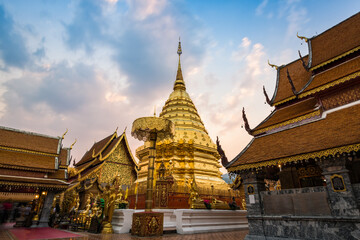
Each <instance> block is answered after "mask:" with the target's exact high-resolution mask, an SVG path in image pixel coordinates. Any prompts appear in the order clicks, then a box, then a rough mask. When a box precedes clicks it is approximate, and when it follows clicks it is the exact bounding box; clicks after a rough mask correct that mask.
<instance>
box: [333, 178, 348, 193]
mask: <svg viewBox="0 0 360 240" xmlns="http://www.w3.org/2000/svg"><path fill="white" fill-rule="evenodd" d="M334 178H340V179H341V182H342V185H343V186H344V189H335V187H334V184H333V179H334ZM330 182H331V187H332V189H333V191H334V192H346V185H345V182H344V178H343V176H341V175H339V174H333V175H332V176H331V177H330Z"/></svg>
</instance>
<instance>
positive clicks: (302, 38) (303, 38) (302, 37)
mask: <svg viewBox="0 0 360 240" xmlns="http://www.w3.org/2000/svg"><path fill="white" fill-rule="evenodd" d="M296 36H297V37H298V38H300V39H301V40H305V42H308V40H309V39H308V38H307V37H304V36H299V33H298V32H297V33H296Z"/></svg>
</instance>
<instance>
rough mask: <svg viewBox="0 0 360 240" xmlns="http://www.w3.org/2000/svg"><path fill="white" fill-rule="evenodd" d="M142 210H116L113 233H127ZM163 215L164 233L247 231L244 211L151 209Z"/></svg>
mask: <svg viewBox="0 0 360 240" xmlns="http://www.w3.org/2000/svg"><path fill="white" fill-rule="evenodd" d="M143 211H144V210H134V209H116V210H115V211H114V215H113V220H112V226H113V230H114V233H129V232H130V230H131V225H132V219H133V217H132V216H133V213H137V212H143ZM153 211H154V212H161V213H164V226H163V229H164V232H175V231H176V232H177V233H178V234H194V233H207V232H221V231H235V230H245V229H248V221H247V219H246V211H245V210H205V209H204V210H203V209H153Z"/></svg>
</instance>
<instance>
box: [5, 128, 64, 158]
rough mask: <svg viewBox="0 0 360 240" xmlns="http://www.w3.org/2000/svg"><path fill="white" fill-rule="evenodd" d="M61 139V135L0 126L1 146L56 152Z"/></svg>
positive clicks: (58, 149)
mask: <svg viewBox="0 0 360 240" xmlns="http://www.w3.org/2000/svg"><path fill="white" fill-rule="evenodd" d="M61 140H62V138H61V137H51V136H46V135H42V134H37V133H33V132H25V131H21V130H17V129H12V128H7V127H1V126H0V146H1V147H8V148H15V149H23V150H29V151H34V152H41V153H50V154H58V153H59V151H60V144H61Z"/></svg>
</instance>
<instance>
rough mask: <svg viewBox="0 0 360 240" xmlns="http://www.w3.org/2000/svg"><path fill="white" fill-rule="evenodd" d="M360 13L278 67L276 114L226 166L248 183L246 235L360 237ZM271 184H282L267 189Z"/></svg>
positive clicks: (314, 39) (253, 131)
mask: <svg viewBox="0 0 360 240" xmlns="http://www.w3.org/2000/svg"><path fill="white" fill-rule="evenodd" d="M359 26H360V13H358V14H356V15H354V16H352V17H350V18H348V19H346V20H345V21H343V22H341V23H339V24H338V25H336V26H334V27H332V28H330V29H328V30H326V31H325V32H323V33H321V34H319V35H317V36H314V37H312V38H306V37H299V36H298V37H299V38H301V39H302V40H303V41H305V42H306V43H307V44H308V48H309V54H308V55H307V56H304V57H302V56H301V54H300V52H299V56H300V58H299V59H297V60H295V61H293V62H291V63H288V64H285V65H282V66H275V65H271V66H273V67H274V68H275V69H276V70H277V78H276V87H275V92H274V95H273V97H272V98H271V99H269V97H268V96H267V94H266V91H265V89H264V93H265V97H266V99H267V102H268V104H270V105H271V106H273V107H274V110H273V111H272V112H271V114H270V115H269V116H268V117H266V118H265V119H264V120H263V121H262V122H261V123H260V124H259V125H258V126H256V127H255V128H250V126H249V124H248V121H247V118H246V115H245V111H244V110H243V118H244V122H245V129H246V130H247V131H248V133H249V134H251V135H252V136H254V137H253V139H252V140H251V142H250V143H249V144H248V145H247V146H246V147H245V148H244V149H243V150H242V151H241V152H240V153H239V154H238V155H237V156H236V157H235V158H234V159H233V160H232V161H231V162H230V163H229V164H228V165H227V167H226V168H227V169H228V171H229V172H232V173H235V174H238V175H240V176H241V178H242V180H243V185H244V189H245V195H246V204H247V210H248V221H249V235H248V236H247V238H246V239H282V238H287V239H288V238H290V239H359V237H360V225H359V222H360V215H359V209H360V28H359ZM265 182H266V183H269V182H275V183H277V184H276V185H277V186H276V187H275V189H276V190H273V191H270V190H271V188H270V187H269V184H265Z"/></svg>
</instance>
